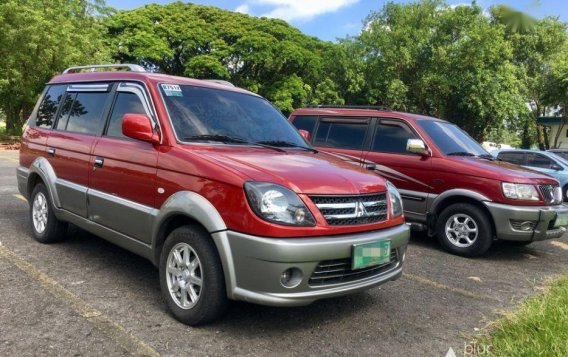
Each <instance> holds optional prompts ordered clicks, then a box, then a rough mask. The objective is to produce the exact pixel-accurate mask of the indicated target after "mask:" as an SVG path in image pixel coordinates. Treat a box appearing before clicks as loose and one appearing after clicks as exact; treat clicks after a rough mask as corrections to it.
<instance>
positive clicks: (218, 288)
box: [159, 226, 228, 326]
mask: <svg viewBox="0 0 568 357" xmlns="http://www.w3.org/2000/svg"><path fill="white" fill-rule="evenodd" d="M187 247H189V248H190V249H191V253H189V255H188V258H187V259H188V260H187V262H188V263H191V262H192V260H191V258H192V257H193V258H194V260H193V261H195V257H197V259H198V260H197V261H198V263H199V269H198V270H194V272H193V273H191V272H190V269H191V268H190V266H191V264H189V265H188V264H185V265H184V264H181V265H179V266H181V267H182V268H181V269H180V268H178V265H177V264H178V263H177V260H176V259H175V258H174V255H173V253H172V257H171V259H172V261H171V262H168V259H170V252H172V250H173V249H174V248H176V249H182V248H185V249H186V251H189V250H188V249H187ZM183 254H184V256H181V255H180V257H181V258H183V260H184V261H186V260H185V255H186V253H183ZM193 254H194V255H193ZM169 263H171V264H175V265H176V266H175V267H174V269H177V270H178V271H180V275H178V277H174V276H173V275H175V274H172V275H170V273H169V272H168V269H167V267H168V264H169ZM159 272H160V286H161V289H162V294H163V296H164V299H165V300H166V303H167V305H168V308H169V310H170V312H171V313H172V315H173V316H174V317H175V318H176V319H177V320H178V321H180V322H182V323H184V324H187V325H192V326H195V325H202V324H206V323H208V322H211V321H213V320H215V319H217V318H219V317H220V316H221V315H223V313H224V312H225V310H226V308H227V303H228V299H227V291H226V288H225V277H224V275H223V267H222V265H221V260H220V259H219V254H218V253H217V249H216V248H215V245H214V243H213V241H212V240H211V238H210V236H209V234H208V233H207V232H206V231H205V230H204V229H203V228H201V227H199V226H184V227H180V228H177V229H175V230H174V231H172V233H170V235H169V236H168V237H167V238H166V241H165V243H164V247H163V249H162V252H161V254H160V266H159ZM184 274H187V275H184ZM189 276H194V277H197V278H198V279H201V285H200V286H197V285H193V283H192V282H191V281H189V280H183V279H182V277H185V279H190V278H189ZM178 278H179V280H178ZM168 282H169V283H170V284H175V285H172V286H176V287H179V286H181V285H182V284H183V285H184V286H189V285H191V291H192V292H193V294H194V295H196V296H197V298H196V299H195V301H196V302H193V297H192V296H191V294H190V293H189V291H188V290H186V292H187V295H185V293H184V292H183V289H179V288H178V289H176V292H175V293H170V289H169V286H168ZM179 282H181V284H179ZM197 292H198V293H197ZM178 293H179V297H178V296H177V294H178ZM181 294H184V296H185V299H186V300H187V299H188V298H189V300H192V301H191V302H189V303H190V304H193V305H192V306H186V307H182V306H181V305H184V302H183V301H182V300H181V299H182V297H181ZM172 295H176V297H174V296H172ZM186 303H187V301H186Z"/></svg>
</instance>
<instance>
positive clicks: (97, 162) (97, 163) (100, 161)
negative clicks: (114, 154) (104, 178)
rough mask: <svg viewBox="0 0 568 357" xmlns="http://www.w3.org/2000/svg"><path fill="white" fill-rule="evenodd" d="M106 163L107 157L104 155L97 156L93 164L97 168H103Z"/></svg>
mask: <svg viewBox="0 0 568 357" xmlns="http://www.w3.org/2000/svg"><path fill="white" fill-rule="evenodd" d="M104 163H105V159H103V158H102V157H97V158H95V163H94V165H93V166H94V167H95V169H97V168H101V167H103V165H104Z"/></svg>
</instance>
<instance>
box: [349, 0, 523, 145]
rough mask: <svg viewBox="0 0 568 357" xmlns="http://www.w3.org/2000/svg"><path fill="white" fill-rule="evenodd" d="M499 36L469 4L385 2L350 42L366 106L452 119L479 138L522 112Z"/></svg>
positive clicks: (512, 69) (426, 0)
mask: <svg viewBox="0 0 568 357" xmlns="http://www.w3.org/2000/svg"><path fill="white" fill-rule="evenodd" d="M504 32H505V28H504V26H496V25H494V24H493V23H491V21H490V19H489V18H487V17H486V16H485V15H484V14H483V9H482V8H481V7H479V6H477V5H475V4H472V5H471V6H463V5H462V6H456V7H450V6H448V5H446V4H445V3H444V2H442V1H436V0H424V1H421V2H418V3H409V4H395V3H388V4H386V5H385V6H384V7H383V9H382V10H381V11H378V12H375V13H373V14H371V16H369V17H368V19H367V21H366V25H365V28H364V30H363V31H362V33H361V34H360V35H359V36H358V37H357V38H356V40H355V41H356V42H357V43H358V46H359V47H360V48H361V49H362V50H361V51H362V58H363V59H364V62H365V70H364V73H365V82H366V83H367V89H366V91H367V93H366V97H367V98H368V103H369V104H376V103H377V102H378V103H380V104H386V105H388V106H391V107H392V108H393V109H400V110H406V111H412V112H418V113H422V114H426V115H432V116H436V117H440V118H442V119H446V120H449V121H452V122H455V123H457V124H458V125H460V126H461V127H462V128H464V129H465V130H467V131H468V132H469V133H470V134H471V135H472V136H473V137H474V138H476V139H477V140H480V141H481V140H482V139H483V137H484V135H485V134H486V133H487V128H490V127H496V126H502V125H503V123H504V121H505V120H508V119H510V118H513V117H516V116H518V115H519V113H522V112H523V111H526V105H525V103H524V102H523V97H522V93H521V92H520V90H521V88H522V82H521V81H520V80H519V73H518V70H517V68H516V67H515V66H514V65H513V63H512V57H513V51H512V47H511V45H510V43H509V42H508V41H506V40H505V36H504Z"/></svg>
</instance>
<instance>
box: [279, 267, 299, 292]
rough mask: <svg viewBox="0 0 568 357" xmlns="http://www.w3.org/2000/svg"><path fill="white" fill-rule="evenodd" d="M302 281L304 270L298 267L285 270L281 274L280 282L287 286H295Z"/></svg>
mask: <svg viewBox="0 0 568 357" xmlns="http://www.w3.org/2000/svg"><path fill="white" fill-rule="evenodd" d="M301 282H302V271H301V270H300V269H298V268H290V269H286V270H284V272H282V275H280V284H282V286H283V287H285V288H295V287H296V286H298V285H300V283H301Z"/></svg>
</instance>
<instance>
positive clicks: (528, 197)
mask: <svg viewBox="0 0 568 357" xmlns="http://www.w3.org/2000/svg"><path fill="white" fill-rule="evenodd" d="M501 186H502V187H503V194H504V195H505V197H507V198H511V199H514V200H525V201H538V200H539V197H538V192H537V190H536V187H534V185H529V184H521V183H509V182H503V183H502V184H501Z"/></svg>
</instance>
